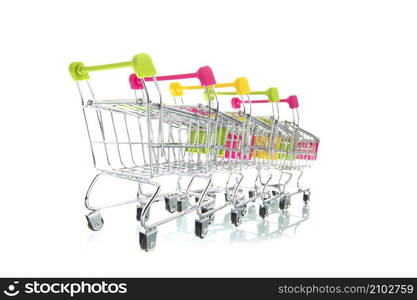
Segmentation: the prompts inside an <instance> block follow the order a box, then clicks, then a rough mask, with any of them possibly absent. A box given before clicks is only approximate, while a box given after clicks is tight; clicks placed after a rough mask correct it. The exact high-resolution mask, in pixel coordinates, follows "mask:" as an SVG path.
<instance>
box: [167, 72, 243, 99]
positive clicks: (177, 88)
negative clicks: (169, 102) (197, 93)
mask: <svg viewBox="0 0 417 300" xmlns="http://www.w3.org/2000/svg"><path fill="white" fill-rule="evenodd" d="M214 86H215V87H216V88H226V87H233V88H235V90H236V92H237V94H239V95H247V94H249V93H250V87H249V82H248V80H247V79H246V78H245V77H239V78H237V79H236V80H235V81H233V82H229V83H217V84H215V85H214ZM203 88H204V86H200V85H188V86H182V85H181V84H180V83H179V82H173V83H171V85H170V87H169V89H170V91H171V94H172V96H174V97H180V96H183V95H184V90H201V89H203Z"/></svg>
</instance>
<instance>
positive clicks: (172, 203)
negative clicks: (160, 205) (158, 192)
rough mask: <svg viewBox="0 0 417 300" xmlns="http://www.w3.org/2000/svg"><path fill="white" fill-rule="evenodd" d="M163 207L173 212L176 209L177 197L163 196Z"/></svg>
mask: <svg viewBox="0 0 417 300" xmlns="http://www.w3.org/2000/svg"><path fill="white" fill-rule="evenodd" d="M164 199H165V209H166V210H167V211H169V212H170V213H174V212H176V211H177V209H178V205H177V199H176V198H175V197H165V198H164Z"/></svg>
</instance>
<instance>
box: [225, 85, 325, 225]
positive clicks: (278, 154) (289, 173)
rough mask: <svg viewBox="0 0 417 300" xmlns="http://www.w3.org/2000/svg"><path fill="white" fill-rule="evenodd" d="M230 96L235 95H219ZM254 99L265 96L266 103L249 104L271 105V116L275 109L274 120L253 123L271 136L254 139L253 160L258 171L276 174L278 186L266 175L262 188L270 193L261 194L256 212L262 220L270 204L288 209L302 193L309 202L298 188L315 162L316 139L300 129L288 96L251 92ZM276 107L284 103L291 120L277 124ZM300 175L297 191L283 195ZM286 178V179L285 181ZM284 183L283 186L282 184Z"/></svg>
mask: <svg viewBox="0 0 417 300" xmlns="http://www.w3.org/2000/svg"><path fill="white" fill-rule="evenodd" d="M219 94H228V95H233V94H234V93H219ZM253 94H256V95H261V94H263V95H266V96H267V97H268V100H252V101H251V102H250V104H257V103H270V104H272V112H274V106H276V111H277V118H275V116H274V115H272V116H269V117H265V116H261V117H256V116H254V117H253V119H255V120H260V121H262V122H264V123H266V124H268V125H270V131H271V134H269V135H266V136H265V135H263V136H257V137H256V142H255V147H256V148H255V149H256V150H254V159H255V160H257V161H258V162H260V166H259V170H263V171H271V170H277V171H278V172H279V175H278V178H279V179H278V183H277V184H270V183H271V182H272V174H269V176H268V179H267V181H266V183H264V184H262V185H263V186H264V188H265V186H268V185H270V186H271V187H272V190H271V192H272V193H263V197H261V199H262V202H263V203H262V204H261V205H260V208H259V215H260V216H261V217H262V218H265V217H266V216H267V215H268V211H269V207H270V203H271V202H272V201H273V200H276V199H278V200H279V207H280V208H281V209H282V210H286V209H288V207H289V206H290V203H291V202H290V200H291V197H292V196H294V195H296V194H299V193H303V200H304V201H305V202H308V201H309V199H310V190H309V189H306V188H302V187H301V186H300V178H301V176H302V175H303V170H304V169H306V168H310V167H311V166H312V165H313V163H314V161H315V160H316V159H317V153H318V145H319V142H320V141H319V139H318V138H317V137H316V136H314V135H313V134H311V133H309V132H308V131H306V130H304V129H302V128H300V127H299V113H298V107H299V104H298V98H297V97H296V96H290V97H288V98H287V99H279V96H278V90H277V89H276V88H269V89H268V90H266V91H257V92H253ZM244 103H248V101H242V100H241V99H239V98H233V99H232V100H231V105H232V107H233V108H234V109H240V108H241V106H242V105H244ZM278 103H287V104H288V105H289V108H290V109H291V112H292V116H293V120H292V121H288V120H285V121H280V120H279V109H278ZM294 171H299V175H298V177H297V184H296V187H297V189H296V191H293V192H286V187H287V186H288V185H289V182H290V181H291V179H292V178H293V172H294ZM284 177H286V178H284ZM257 179H258V180H259V181H260V182H262V180H261V175H260V174H258V177H257ZM283 180H284V182H283Z"/></svg>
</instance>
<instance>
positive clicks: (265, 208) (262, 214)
mask: <svg viewBox="0 0 417 300" xmlns="http://www.w3.org/2000/svg"><path fill="white" fill-rule="evenodd" d="M268 215H269V207H268V206H267V205H265V204H261V206H259V216H260V217H261V218H262V219H265V218H266V217H267V216H268Z"/></svg>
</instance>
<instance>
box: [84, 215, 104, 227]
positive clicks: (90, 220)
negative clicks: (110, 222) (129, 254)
mask: <svg viewBox="0 0 417 300" xmlns="http://www.w3.org/2000/svg"><path fill="white" fill-rule="evenodd" d="M86 218H87V225H88V228H90V229H91V230H92V231H99V230H100V229H101V228H103V225H104V220H103V218H102V217H101V214H100V212H92V213H91V214H89V215H87V216H86Z"/></svg>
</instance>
